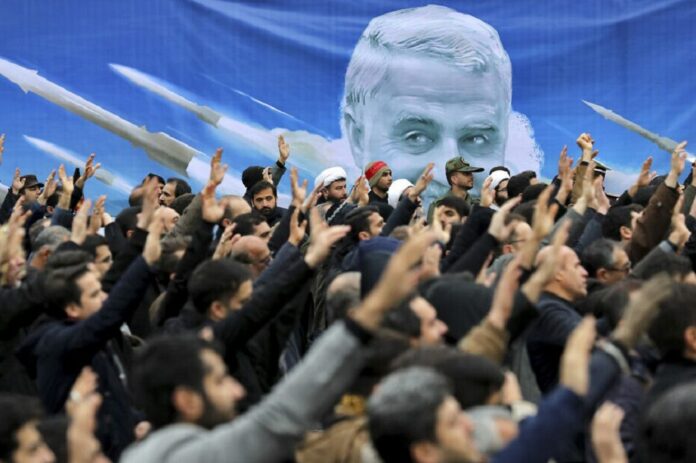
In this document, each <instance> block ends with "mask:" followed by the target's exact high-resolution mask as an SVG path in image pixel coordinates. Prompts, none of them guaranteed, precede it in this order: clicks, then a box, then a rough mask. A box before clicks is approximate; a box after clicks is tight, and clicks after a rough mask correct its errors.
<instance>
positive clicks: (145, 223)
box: [137, 177, 159, 230]
mask: <svg viewBox="0 0 696 463" xmlns="http://www.w3.org/2000/svg"><path fill="white" fill-rule="evenodd" d="M142 191H143V193H142V198H143V204H142V208H141V209H140V213H139V214H138V223H137V227H138V228H139V229H141V230H147V229H148V227H149V226H150V222H151V221H152V218H153V216H154V214H155V211H156V210H157V208H158V207H159V184H158V180H157V178H156V177H152V178H150V179H147V180H145V182H144V183H143V187H142Z"/></svg>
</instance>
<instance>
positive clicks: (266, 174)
mask: <svg viewBox="0 0 696 463" xmlns="http://www.w3.org/2000/svg"><path fill="white" fill-rule="evenodd" d="M263 180H264V181H266V182H268V183H270V184H271V185H273V173H272V172H271V168H270V167H266V168H265V169H263Z"/></svg>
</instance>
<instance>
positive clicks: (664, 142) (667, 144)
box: [582, 100, 694, 162]
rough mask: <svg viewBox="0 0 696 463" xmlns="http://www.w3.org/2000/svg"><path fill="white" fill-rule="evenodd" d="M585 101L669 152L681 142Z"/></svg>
mask: <svg viewBox="0 0 696 463" xmlns="http://www.w3.org/2000/svg"><path fill="white" fill-rule="evenodd" d="M582 102H583V103H585V104H586V105H587V106H589V107H590V108H591V109H592V110H593V111H594V112H596V113H597V114H599V115H600V116H602V117H603V118H605V119H607V120H609V121H611V122H614V123H616V124H619V125H620V126H621V127H623V128H625V129H628V130H630V131H631V132H634V133H637V134H638V135H640V136H641V137H643V138H645V139H647V140H649V141H651V142H653V143H654V144H656V145H657V146H658V147H659V148H660V149H661V150H664V151H667V152H668V153H671V152H672V151H674V148H676V147H677V145H678V144H679V143H677V142H676V141H675V140H672V139H671V138H668V137H664V136H662V135H660V134H657V133H654V132H651V131H650V130H648V129H646V128H644V127H641V126H640V125H638V124H636V123H635V122H633V121H630V120H628V119H626V118H625V117H623V116H620V115H619V114H616V113H615V112H614V111H612V110H611V109H607V108H605V107H604V106H600V105H598V104H596V103H591V102H589V101H585V100H582ZM688 156H689V161H690V162H693V161H694V156H693V155H692V154H688Z"/></svg>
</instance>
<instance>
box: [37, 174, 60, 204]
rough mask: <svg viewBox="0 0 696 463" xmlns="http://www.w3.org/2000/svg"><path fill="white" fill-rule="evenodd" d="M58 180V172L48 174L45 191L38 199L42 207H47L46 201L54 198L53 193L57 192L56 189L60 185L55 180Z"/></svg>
mask: <svg viewBox="0 0 696 463" xmlns="http://www.w3.org/2000/svg"><path fill="white" fill-rule="evenodd" d="M55 178H56V171H55V170H52V171H51V173H50V174H48V177H47V178H46V182H45V183H44V189H43V191H42V192H41V194H40V195H39V197H38V198H37V202H38V203H39V204H41V205H42V206H45V205H46V201H47V200H48V198H50V197H51V196H53V193H55V192H56V188H58V183H57V182H56V180H55Z"/></svg>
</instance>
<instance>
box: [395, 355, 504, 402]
mask: <svg viewBox="0 0 696 463" xmlns="http://www.w3.org/2000/svg"><path fill="white" fill-rule="evenodd" d="M415 366H421V367H430V368H433V369H435V370H436V371H438V372H439V373H441V374H442V375H444V376H445V377H447V378H449V380H450V382H451V383H452V385H453V386H454V390H453V394H454V397H455V398H456V399H457V401H458V402H459V405H461V407H462V408H464V409H466V408H470V407H476V406H480V405H486V404H487V403H488V401H489V399H490V397H491V395H492V394H494V393H495V392H498V391H499V390H500V388H501V387H503V383H504V382H505V374H504V373H503V370H502V369H501V368H500V367H499V366H498V365H496V364H495V363H493V362H492V361H491V360H488V359H487V358H485V357H482V356H480V355H472V354H467V353H464V352H462V351H460V350H458V349H456V348H454V347H447V346H427V347H419V348H415V349H410V350H409V351H407V352H406V353H404V354H403V355H401V356H400V357H398V358H397V359H396V360H395V361H394V362H393V363H392V367H393V368H394V369H395V370H398V369H401V368H408V367H415Z"/></svg>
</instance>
